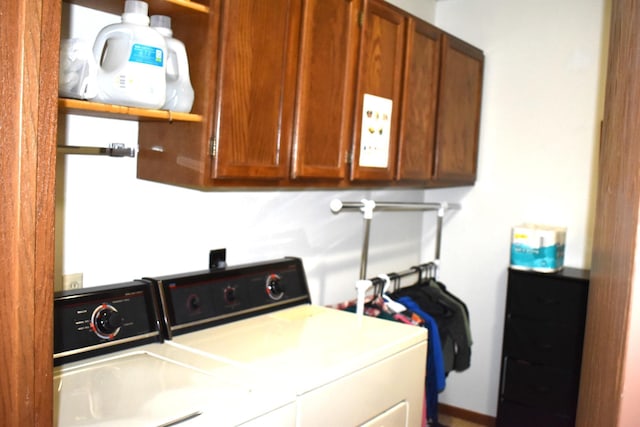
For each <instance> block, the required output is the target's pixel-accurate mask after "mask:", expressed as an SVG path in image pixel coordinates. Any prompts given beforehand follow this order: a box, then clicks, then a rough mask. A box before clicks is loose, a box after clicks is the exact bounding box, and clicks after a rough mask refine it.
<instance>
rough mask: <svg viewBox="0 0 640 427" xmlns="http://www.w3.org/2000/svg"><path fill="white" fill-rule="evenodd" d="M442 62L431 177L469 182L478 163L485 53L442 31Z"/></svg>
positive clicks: (448, 182) (447, 182) (445, 181)
mask: <svg viewBox="0 0 640 427" xmlns="http://www.w3.org/2000/svg"><path fill="white" fill-rule="evenodd" d="M441 61H442V64H441V69H440V91H439V96H438V97H439V104H438V119H437V125H436V161H435V174H434V179H435V181H436V182H442V183H445V184H469V185H471V184H473V183H474V182H475V179H476V171H477V162H478V139H479V131H480V104H481V101H482V75H483V69H484V54H483V53H482V51H481V50H479V49H477V48H475V47H473V46H471V45H469V44H467V43H465V42H463V41H462V40H459V39H457V38H455V37H452V36H450V35H448V34H445V35H444V36H443V39H442V59H441Z"/></svg>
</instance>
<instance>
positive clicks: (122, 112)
mask: <svg viewBox="0 0 640 427" xmlns="http://www.w3.org/2000/svg"><path fill="white" fill-rule="evenodd" d="M58 111H60V112H63V113H70V114H80V115H84V116H94V117H107V118H112V119H121V120H136V121H167V122H172V121H173V122H202V116H201V115H199V114H191V113H178V112H175V111H168V110H151V109H147V108H138V107H125V106H122V105H111V104H101V103H98V102H89V101H81V100H79V99H68V98H60V99H59V100H58Z"/></svg>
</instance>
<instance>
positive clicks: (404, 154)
mask: <svg viewBox="0 0 640 427" xmlns="http://www.w3.org/2000/svg"><path fill="white" fill-rule="evenodd" d="M441 38H442V32H441V31H440V30H439V29H438V28H436V27H434V26H432V25H430V24H428V23H426V22H424V21H421V20H419V19H415V18H411V19H410V20H409V25H408V30H407V50H406V66H405V77H404V86H403V100H402V113H401V114H402V117H401V119H400V133H399V152H398V171H397V174H396V178H397V179H398V180H399V181H417V182H422V183H424V182H427V181H429V180H430V179H431V178H432V176H433V172H434V169H433V166H434V148H435V147H434V141H435V128H436V126H435V124H436V109H437V107H438V78H439V75H440V43H441Z"/></svg>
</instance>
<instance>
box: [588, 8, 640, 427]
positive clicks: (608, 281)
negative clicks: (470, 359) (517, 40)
mask: <svg viewBox="0 0 640 427" xmlns="http://www.w3.org/2000/svg"><path fill="white" fill-rule="evenodd" d="M639 25H640V4H638V3H637V2H635V1H633V0H620V1H616V2H612V12H611V32H610V46H609V62H608V72H607V83H606V96H605V110H604V120H603V129H602V146H601V150H600V164H599V173H600V177H599V184H598V198H597V205H596V217H595V218H596V219H595V231H594V244H593V259H592V264H591V280H590V286H589V303H588V310H587V322H586V330H585V341H584V351H583V361H582V375H581V383H580V395H579V402H578V414H577V420H576V425H578V426H594V425H609V426H616V425H618V423H619V410H620V403H621V393H622V384H623V383H622V378H623V366H624V359H625V353H626V340H627V330H628V322H629V307H630V297H631V291H632V287H633V281H634V271H633V265H634V258H635V253H636V246H637V242H636V235H637V232H636V230H637V227H638V201H639V200H640V182H639V178H640V177H639V176H638V170H640V144H638V143H637V141H638V138H640V121H639V120H638V117H640V102H638V100H639V99H640V73H639V72H638V70H639V69H640V43H639V42H638V30H637V28H638V27H639Z"/></svg>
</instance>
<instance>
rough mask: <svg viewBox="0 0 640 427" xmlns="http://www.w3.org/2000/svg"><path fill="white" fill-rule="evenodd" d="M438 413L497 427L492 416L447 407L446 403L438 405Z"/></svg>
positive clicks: (487, 426)
mask: <svg viewBox="0 0 640 427" xmlns="http://www.w3.org/2000/svg"><path fill="white" fill-rule="evenodd" d="M438 411H439V412H440V413H441V414H443V415H445V414H446V415H450V416H452V417H456V418H459V419H461V420H465V421H469V422H472V423H474V424H479V425H481V426H486V427H495V425H496V418H495V417H492V416H491V415H485V414H481V413H479V412H473V411H469V410H467V409H462V408H458V407H456V406H451V405H447V404H445V403H440V404H438Z"/></svg>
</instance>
